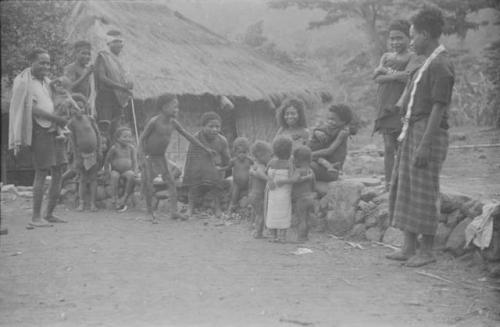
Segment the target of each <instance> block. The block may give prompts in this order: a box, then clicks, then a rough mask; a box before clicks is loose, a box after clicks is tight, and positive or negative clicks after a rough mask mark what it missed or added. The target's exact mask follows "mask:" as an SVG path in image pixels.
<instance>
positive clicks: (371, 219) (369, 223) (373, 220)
mask: <svg viewBox="0 0 500 327" xmlns="http://www.w3.org/2000/svg"><path fill="white" fill-rule="evenodd" d="M377 225H378V221H377V217H375V216H374V215H371V216H368V217H367V218H366V219H365V226H366V228H371V227H374V226H377Z"/></svg>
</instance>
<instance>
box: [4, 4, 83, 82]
mask: <svg viewBox="0 0 500 327" xmlns="http://www.w3.org/2000/svg"><path fill="white" fill-rule="evenodd" d="M73 4H74V2H70V1H56V0H44V1H13V0H9V1H1V2H0V6H1V7H0V8H1V13H0V21H1V27H2V28H1V37H2V42H1V51H2V54H1V58H2V75H3V76H7V80H8V82H9V83H10V82H12V80H13V78H14V77H15V75H16V74H17V73H19V72H20V71H21V70H22V69H24V68H26V67H27V65H28V62H27V60H26V56H27V54H28V53H29V51H30V50H31V49H33V48H35V47H41V48H44V49H46V50H48V51H49V53H50V55H51V57H52V64H53V66H52V72H53V73H54V74H58V73H61V71H62V67H63V66H64V64H65V62H66V61H67V58H66V56H65V42H64V40H65V32H64V23H63V22H64V20H65V18H66V17H67V15H68V14H69V12H70V11H71V9H72V6H73Z"/></svg>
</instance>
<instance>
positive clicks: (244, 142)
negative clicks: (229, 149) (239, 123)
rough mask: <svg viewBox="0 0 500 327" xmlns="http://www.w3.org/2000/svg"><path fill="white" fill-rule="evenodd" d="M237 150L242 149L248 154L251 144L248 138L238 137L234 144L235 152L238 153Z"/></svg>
mask: <svg viewBox="0 0 500 327" xmlns="http://www.w3.org/2000/svg"><path fill="white" fill-rule="evenodd" d="M236 148H241V149H242V150H244V151H246V152H248V150H249V149H250V143H249V142H248V139H247V138H246V137H242V136H240V137H237V138H236V140H234V142H233V152H236Z"/></svg>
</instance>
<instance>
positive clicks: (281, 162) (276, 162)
mask: <svg viewBox="0 0 500 327" xmlns="http://www.w3.org/2000/svg"><path fill="white" fill-rule="evenodd" d="M292 146H293V142H292V140H291V139H290V138H289V137H286V136H279V137H277V138H275V139H274V141H273V152H274V158H273V159H271V161H269V164H268V166H267V176H268V184H267V185H268V189H267V199H266V216H265V217H266V227H267V228H268V229H270V230H271V232H272V234H273V239H272V240H271V241H272V242H285V240H286V231H287V229H288V228H290V225H291V221H292V197H291V192H292V185H291V184H293V183H294V182H295V181H296V178H295V177H294V178H292V169H291V167H290V157H291V155H292Z"/></svg>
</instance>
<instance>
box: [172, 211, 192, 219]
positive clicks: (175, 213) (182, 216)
mask: <svg viewBox="0 0 500 327" xmlns="http://www.w3.org/2000/svg"><path fill="white" fill-rule="evenodd" d="M170 219H173V220H177V219H179V220H188V217H187V216H184V215H183V214H181V213H180V212H174V213H172V214H171V215H170Z"/></svg>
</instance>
